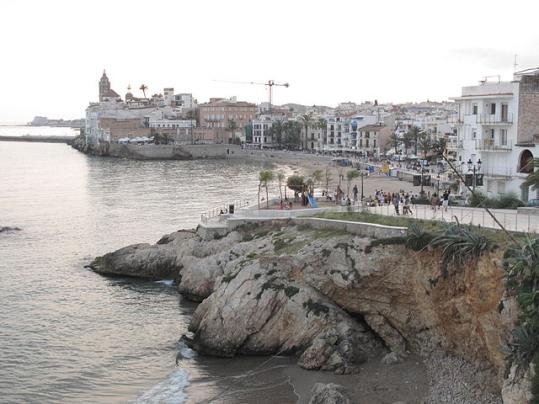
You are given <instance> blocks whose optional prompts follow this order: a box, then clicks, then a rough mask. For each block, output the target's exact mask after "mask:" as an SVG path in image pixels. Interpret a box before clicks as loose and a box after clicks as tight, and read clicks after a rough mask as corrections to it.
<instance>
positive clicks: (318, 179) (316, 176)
mask: <svg viewBox="0 0 539 404" xmlns="http://www.w3.org/2000/svg"><path fill="white" fill-rule="evenodd" d="M311 177H312V179H313V192H311V194H312V195H314V187H316V185H317V184H321V183H322V177H323V173H322V170H314V172H313V173H312V175H311Z"/></svg>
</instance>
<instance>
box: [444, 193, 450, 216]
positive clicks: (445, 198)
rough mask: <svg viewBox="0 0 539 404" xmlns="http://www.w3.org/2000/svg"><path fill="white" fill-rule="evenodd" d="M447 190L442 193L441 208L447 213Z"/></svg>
mask: <svg viewBox="0 0 539 404" xmlns="http://www.w3.org/2000/svg"><path fill="white" fill-rule="evenodd" d="M449 192H450V191H449V189H448V190H446V191H445V192H444V195H443V197H442V198H443V200H442V207H443V209H444V211H446V212H447V207H448V206H449Z"/></svg>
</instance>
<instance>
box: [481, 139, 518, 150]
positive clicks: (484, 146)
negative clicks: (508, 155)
mask: <svg viewBox="0 0 539 404" xmlns="http://www.w3.org/2000/svg"><path fill="white" fill-rule="evenodd" d="M475 148H476V149H477V150H483V151H510V150H511V149H512V142H508V143H507V144H500V143H497V142H496V141H495V140H494V139H483V140H477V141H476V143H475Z"/></svg>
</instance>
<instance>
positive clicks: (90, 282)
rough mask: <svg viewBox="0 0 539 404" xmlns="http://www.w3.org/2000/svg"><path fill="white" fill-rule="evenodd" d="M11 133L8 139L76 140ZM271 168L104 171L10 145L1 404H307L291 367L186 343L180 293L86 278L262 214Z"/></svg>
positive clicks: (216, 164)
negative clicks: (167, 242)
mask: <svg viewBox="0 0 539 404" xmlns="http://www.w3.org/2000/svg"><path fill="white" fill-rule="evenodd" d="M76 134H77V133H76V131H74V130H72V129H70V128H48V127H47V128H45V127H41V128H39V127H37V128H36V127H27V126H16V125H11V126H6V125H4V126H0V135H9V136H24V135H34V136H36V135H42V136H65V135H76ZM262 168H263V165H262V163H253V162H241V161H226V160H204V161H134V160H127V159H114V158H103V157H91V156H87V155H85V154H82V153H80V152H78V151H76V150H74V149H73V148H71V147H69V146H68V145H66V144H56V143H33V142H32V143H31V142H3V141H0V227H2V226H9V227H17V228H19V229H20V230H12V231H4V232H1V233H0V402H2V403H4V402H6V403H22V402H24V403H28V402H30V403H49V402H50V403H125V402H134V403H184V402H187V403H191V402H193V403H194V402H196V403H199V402H207V403H242V402H245V403H251V402H256V403H264V402H268V403H270V402H273V403H275V402H280V403H287V402H290V403H292V402H296V401H298V397H297V395H296V393H295V392H294V388H293V387H292V385H291V384H290V383H289V379H290V376H289V375H287V374H286V371H287V369H291V366H295V365H293V362H294V361H293V359H290V358H280V357H277V358H271V357H270V358H267V357H253V358H236V359H219V358H208V357H200V356H199V355H197V354H196V353H195V352H193V351H191V350H189V349H188V348H187V347H185V346H182V345H181V344H180V343H179V340H180V337H181V336H182V334H184V333H186V332H187V327H188V324H189V320H190V318H191V315H192V313H193V311H194V310H195V308H196V305H195V304H193V303H191V302H189V301H186V300H184V299H182V297H181V296H180V295H179V294H178V293H177V290H176V287H175V285H174V284H173V283H172V281H167V280H164V281H159V282H149V281H140V280H135V279H127V278H108V277H104V276H101V275H97V274H95V273H93V272H92V271H91V270H89V269H87V268H85V265H87V264H88V263H89V262H90V261H91V260H92V259H93V258H94V257H96V256H99V255H103V254H105V253H107V252H110V251H113V250H116V249H118V248H120V247H123V246H126V245H128V244H132V243H155V242H156V241H157V240H158V239H159V238H160V237H161V236H162V235H164V234H166V233H170V232H173V231H175V230H178V229H185V228H194V227H195V226H196V225H197V223H198V222H199V220H200V215H201V213H202V212H204V211H206V210H208V209H211V208H214V207H218V206H223V205H226V204H228V203H229V202H230V201H234V200H251V201H256V195H257V183H258V181H257V177H258V172H259V171H260V170H261V169H262Z"/></svg>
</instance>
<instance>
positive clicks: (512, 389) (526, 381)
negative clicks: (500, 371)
mask: <svg viewBox="0 0 539 404" xmlns="http://www.w3.org/2000/svg"><path fill="white" fill-rule="evenodd" d="M534 374H535V369H534V366H533V364H532V365H531V366H530V368H529V369H528V370H527V371H526V372H524V374H522V375H518V374H517V366H516V365H513V366H511V369H510V370H509V375H508V377H507V379H505V380H504V383H503V387H502V398H503V404H521V403H528V402H531V399H532V380H533V377H534Z"/></svg>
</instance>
